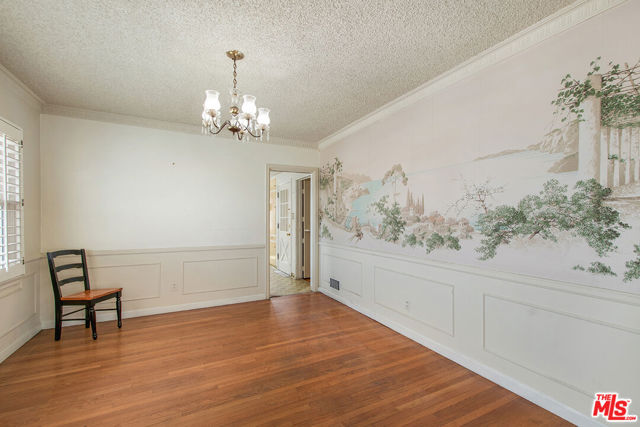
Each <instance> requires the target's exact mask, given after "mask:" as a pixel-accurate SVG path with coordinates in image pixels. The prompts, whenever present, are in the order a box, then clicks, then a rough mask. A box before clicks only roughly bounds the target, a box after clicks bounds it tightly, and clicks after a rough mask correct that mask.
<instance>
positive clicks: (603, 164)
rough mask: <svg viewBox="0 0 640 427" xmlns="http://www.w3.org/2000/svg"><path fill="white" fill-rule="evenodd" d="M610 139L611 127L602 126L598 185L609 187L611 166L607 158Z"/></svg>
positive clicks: (611, 182) (611, 177) (610, 184)
mask: <svg viewBox="0 0 640 427" xmlns="http://www.w3.org/2000/svg"><path fill="white" fill-rule="evenodd" d="M610 139H611V128H609V127H605V126H603V127H602V131H601V133H600V185H602V186H603V187H611V186H612V185H613V168H610V167H609V164H610V163H611V160H609V150H610V149H611V146H610V145H611V143H610ZM609 171H611V173H609Z"/></svg>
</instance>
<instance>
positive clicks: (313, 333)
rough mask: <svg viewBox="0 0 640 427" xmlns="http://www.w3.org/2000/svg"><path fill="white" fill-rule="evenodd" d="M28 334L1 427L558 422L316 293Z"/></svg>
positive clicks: (9, 371)
mask: <svg viewBox="0 0 640 427" xmlns="http://www.w3.org/2000/svg"><path fill="white" fill-rule="evenodd" d="M98 331H99V338H98V340H97V341H93V340H92V339H91V335H90V332H89V330H88V329H85V328H84V327H83V326H72V327H68V328H64V329H63V333H62V340H61V341H58V342H55V341H54V340H53V331H52V330H45V331H42V332H40V333H39V334H38V335H36V336H35V337H34V338H33V339H31V340H30V341H29V342H28V343H26V344H25V345H24V346H23V347H22V348H20V349H19V350H18V351H17V352H16V353H14V354H13V355H12V356H10V357H9V358H8V359H7V360H6V361H5V362H3V363H2V364H0V419H1V420H2V425H8V426H13V425H115V424H120V425H136V426H137V425H141V426H146V425H176V424H180V425H229V424H233V425H278V426H281V425H301V424H302V425H327V426H328V425H445V424H449V425H463V424H466V425H487V424H490V425H568V423H566V422H565V421H564V420H562V419H561V418H558V417H557V416H555V415H553V414H551V413H549V412H547V411H545V410H544V409H542V408H539V407H537V406H535V405H534V404H532V403H530V402H528V401H526V400H525V399H522V398H520V397H518V396H516V395H515V394H513V393H511V392H509V391H507V390H505V389H503V388H501V387H499V386H497V385H496V384H494V383H492V382H490V381H488V380H486V379H484V378H482V377H480V376H478V375H476V374H474V373H473V372H471V371H468V370H467V369H465V368H463V367H461V366H459V365H457V364H455V363H454V362H451V361H450V360H448V359H445V358H444V357H442V356H440V355H438V354H437V353H434V352H432V351H430V350H428V349H426V348H424V347H422V346H421V345H419V344H417V343H415V342H413V341H411V340H409V339H407V338H406V337H403V336H402V335H399V334H397V333H395V332H393V331H391V330H390V329H388V328H386V327H384V326H382V325H380V324H379V323H377V322H375V321H373V320H371V319H369V318H367V317H365V316H363V315H361V314H360V313H357V312H355V311H353V310H351V309H349V308H348V307H346V306H344V305H342V304H339V303H337V302H336V301H333V300H332V299H330V298H328V297H326V296H324V295H322V294H317V293H314V294H305V295H293V296H286V297H280V298H274V299H272V300H270V301H258V302H251V303H245V304H236V305H229V306H223V307H214V308H208V309H201V310H191V311H183V312H177V313H170V314H163V315H156V316H148V317H139V318H132V319H125V321H124V325H123V328H122V329H118V328H117V327H116V325H115V322H103V323H100V324H99V325H98Z"/></svg>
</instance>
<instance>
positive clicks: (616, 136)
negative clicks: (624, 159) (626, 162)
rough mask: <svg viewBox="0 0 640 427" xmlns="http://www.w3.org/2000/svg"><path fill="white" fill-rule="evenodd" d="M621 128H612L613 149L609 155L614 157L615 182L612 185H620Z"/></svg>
mask: <svg viewBox="0 0 640 427" xmlns="http://www.w3.org/2000/svg"><path fill="white" fill-rule="evenodd" d="M619 131H620V129H611V151H610V152H609V155H610V156H611V157H612V158H613V168H612V169H613V182H612V185H611V187H612V188H613V187H617V186H619V185H620V142H621V141H620V132H619Z"/></svg>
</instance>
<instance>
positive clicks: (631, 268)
mask: <svg viewBox="0 0 640 427" xmlns="http://www.w3.org/2000/svg"><path fill="white" fill-rule="evenodd" d="M633 246H634V249H633V253H634V254H636V259H632V260H631V261H627V262H626V263H625V266H626V267H627V271H626V272H625V273H624V281H625V282H630V281H632V280H635V279H640V245H633Z"/></svg>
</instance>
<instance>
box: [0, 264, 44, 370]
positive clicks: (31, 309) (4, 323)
mask: <svg viewBox="0 0 640 427" xmlns="http://www.w3.org/2000/svg"><path fill="white" fill-rule="evenodd" d="M41 262H42V260H41V259H35V260H32V261H28V262H27V263H26V264H25V275H24V276H21V277H19V278H16V279H15V280H10V281H8V282H4V283H1V284H0V362H2V361H3V360H4V359H6V358H7V357H8V356H9V355H10V354H11V353H13V352H14V351H15V350H17V349H18V348H20V346H22V345H23V344H24V343H25V342H27V341H28V340H29V339H30V338H31V337H32V336H33V335H35V334H36V333H37V332H38V331H39V330H40V319H39V318H38V316H37V310H38V291H39V281H40V266H41Z"/></svg>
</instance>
